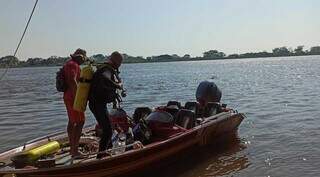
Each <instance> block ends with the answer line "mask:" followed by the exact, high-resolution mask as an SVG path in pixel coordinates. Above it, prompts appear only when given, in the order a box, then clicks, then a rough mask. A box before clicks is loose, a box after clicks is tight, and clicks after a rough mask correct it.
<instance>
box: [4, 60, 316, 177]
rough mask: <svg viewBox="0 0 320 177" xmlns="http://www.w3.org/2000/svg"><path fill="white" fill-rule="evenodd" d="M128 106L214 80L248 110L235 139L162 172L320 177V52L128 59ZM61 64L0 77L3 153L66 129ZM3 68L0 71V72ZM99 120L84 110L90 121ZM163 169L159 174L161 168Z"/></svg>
mask: <svg viewBox="0 0 320 177" xmlns="http://www.w3.org/2000/svg"><path fill="white" fill-rule="evenodd" d="M121 69H122V71H123V72H122V73H121V75H122V78H123V80H124V84H125V87H126V88H127V92H128V96H127V97H126V98H125V99H124V103H123V107H124V108H125V110H126V111H127V112H129V113H132V112H133V110H134V108H135V107H138V106H150V107H154V106H157V105H163V104H165V103H166V102H167V101H168V100H179V101H181V102H183V103H184V102H186V101H192V100H194V97H195V90H196V87H197V85H198V83H199V82H200V81H203V80H209V81H214V82H215V83H216V84H217V85H218V86H219V87H220V88H221V90H222V92H223V96H222V101H223V102H224V103H226V104H228V106H230V107H233V108H235V109H237V110H238V111H239V112H243V113H245V114H246V116H247V118H246V119H245V120H244V121H243V123H242V124H241V126H240V127H239V131H238V135H237V137H236V139H237V140H235V142H233V143H232V144H231V145H228V146H226V147H224V148H220V149H216V148H213V147H207V148H205V149H204V150H201V151H200V152H197V154H196V155H194V156H193V157H190V158H189V157H183V159H181V160H178V161H177V162H175V164H174V165H170V167H166V168H165V169H162V170H161V176H168V177H170V176H177V177H207V176H219V177H220V176H243V177H244V176H246V177H247V176H252V177H257V176H264V177H268V176H270V177H300V176H305V177H306V176H310V177H311V176H312V177H313V176H320V169H319V167H320V131H319V130H320V119H319V118H320V116H319V115H320V110H319V108H320V99H319V98H320V96H319V93H320V92H319V89H320V82H319V80H320V56H308V57H279V58H264V59H261V58H256V59H238V60H216V61H191V62H171V63H147V64H127V65H126V64H125V65H123V66H122V68H121ZM57 70H58V68H57V67H39V68H16V69H10V70H9V72H8V74H7V75H6V77H5V79H4V80H3V81H1V82H0V142H1V143H0V151H1V152H2V151H4V150H7V149H10V148H13V147H15V146H17V145H21V144H23V142H25V141H28V140H30V139H33V138H37V137H39V136H44V135H47V134H48V133H52V132H56V131H60V130H65V128H66V123H67V117H66V111H65V107H64V104H63V102H62V99H61V98H62V94H61V93H57V92H56V90H55V72H56V71H57ZM2 72H3V70H0V74H1V73H2ZM91 123H94V118H93V117H92V115H91V114H90V113H89V111H87V120H86V124H87V125H89V124H91ZM157 173H159V172H157Z"/></svg>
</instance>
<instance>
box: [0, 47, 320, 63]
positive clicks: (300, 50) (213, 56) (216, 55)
mask: <svg viewBox="0 0 320 177" xmlns="http://www.w3.org/2000/svg"><path fill="white" fill-rule="evenodd" d="M303 55H320V46H314V47H311V48H310V50H304V46H298V47H296V48H295V49H292V48H287V47H278V48H274V49H273V50H272V52H267V51H263V52H250V53H243V54H230V55H226V54H225V53H224V52H220V51H218V50H209V51H206V52H204V53H203V56H202V57H191V56H190V55H189V54H185V55H184V56H178V55H176V54H173V55H169V54H164V55H159V56H151V57H146V58H144V57H142V56H137V57H134V56H130V55H127V54H123V56H124V63H147V62H170V61H196V60H217V59H235V58H261V57H282V56H303ZM107 57H108V56H107V55H103V54H96V55H93V56H91V57H90V58H91V59H92V60H95V61H97V62H104V61H105V60H106V58H107ZM68 59H69V57H58V56H51V57H49V58H47V59H43V58H29V59H27V60H26V61H20V60H19V59H18V58H16V57H13V56H5V57H2V58H0V68H4V67H29V66H61V65H63V64H64V63H65V62H66V61H67V60H68Z"/></svg>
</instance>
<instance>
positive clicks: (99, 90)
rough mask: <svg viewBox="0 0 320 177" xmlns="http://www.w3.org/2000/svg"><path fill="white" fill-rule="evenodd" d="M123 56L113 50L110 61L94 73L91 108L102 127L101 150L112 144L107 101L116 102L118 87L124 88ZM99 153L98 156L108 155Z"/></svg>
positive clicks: (90, 97) (90, 96)
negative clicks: (120, 72) (120, 79)
mask: <svg viewBox="0 0 320 177" xmlns="http://www.w3.org/2000/svg"><path fill="white" fill-rule="evenodd" d="M122 60H123V57H122V55H121V54H120V53H119V52H113V53H112V54H111V56H110V58H109V59H108V61H107V62H106V63H105V64H104V65H103V66H102V67H100V68H98V69H97V71H96V72H95V74H94V75H93V79H92V82H91V88H90V95H89V108H90V110H91V112H92V113H93V115H94V117H95V118H96V120H97V122H98V124H99V126H100V127H101V129H102V135H101V137H100V142H99V152H103V151H105V150H106V149H107V148H110V147H111V146H112V142H111V137H112V127H111V123H110V120H109V116H108V110H107V103H111V102H114V101H115V100H116V98H117V93H116V89H122V83H121V82H116V79H117V81H119V77H118V69H119V67H120V66H121V63H122ZM106 155H107V154H106V153H99V154H98V155H97V158H98V159H100V158H102V157H104V156H106Z"/></svg>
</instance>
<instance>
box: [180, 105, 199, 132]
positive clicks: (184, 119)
mask: <svg viewBox="0 0 320 177" xmlns="http://www.w3.org/2000/svg"><path fill="white" fill-rule="evenodd" d="M175 123H176V124H177V125H179V126H180V127H183V128H185V129H190V128H193V127H195V125H196V116H195V113H194V112H192V111H191V110H187V109H181V110H180V111H179V112H178V113H177V116H176V118H175Z"/></svg>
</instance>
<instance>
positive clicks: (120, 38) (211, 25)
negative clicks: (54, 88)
mask: <svg viewBox="0 0 320 177" xmlns="http://www.w3.org/2000/svg"><path fill="white" fill-rule="evenodd" d="M34 2H35V0H0V57H1V56H6V55H12V54H13V52H14V50H15V48H16V46H17V43H18V42H19V38H20V36H21V34H22V32H23V29H24V26H25V24H26V22H27V20H28V18H29V15H30V13H31V10H32V7H33V5H34ZM319 9H320V1H319V0H39V3H38V6H37V8H36V11H35V13H34V16H33V18H32V21H31V23H30V26H29V29H28V31H27V33H26V36H25V38H24V40H23V43H22V45H21V48H20V50H19V52H18V54H17V57H18V58H19V59H20V60H26V59H27V58H30V57H43V58H47V57H50V56H68V55H69V54H70V53H72V52H73V51H74V50H75V49H77V48H84V49H86V50H87V53H88V55H89V56H91V55H93V54H98V53H102V54H105V55H108V54H110V53H111V52H113V51H119V52H121V53H127V54H129V55H133V56H144V57H146V56H153V55H161V54H178V55H180V56H181V55H184V54H190V55H191V56H202V53H203V52H204V51H207V50H211V49H216V50H219V51H223V52H225V53H227V54H232V53H244V52H258V51H271V50H272V49H273V48H275V47H281V46H288V47H292V48H295V47H296V46H298V45H305V47H306V49H308V48H310V47H311V46H316V45H320V34H319V33H320V20H319V17H320V10H319Z"/></svg>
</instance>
